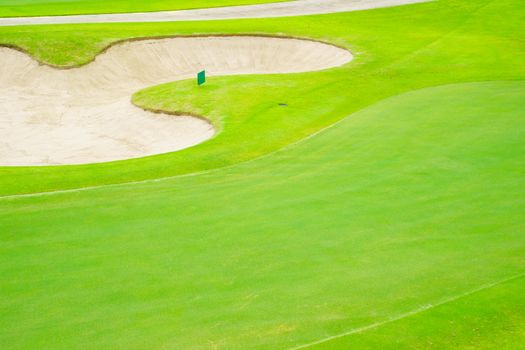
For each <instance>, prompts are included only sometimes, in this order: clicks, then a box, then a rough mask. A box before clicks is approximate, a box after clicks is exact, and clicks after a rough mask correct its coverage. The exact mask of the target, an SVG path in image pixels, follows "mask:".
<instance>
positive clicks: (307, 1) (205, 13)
mask: <svg viewBox="0 0 525 350" xmlns="http://www.w3.org/2000/svg"><path fill="white" fill-rule="evenodd" d="M426 1H430V0H296V1H288V2H282V3H268V4H260V5H247V6H229V7H218V8H209V9H198V10H182V11H159V12H142V13H120V14H101V15H74V16H47V17H17V18H0V26H13V25H25V24H52V23H53V24H58V23H101V22H171V21H202V20H221V19H235V18H267V17H285V16H302V15H313V14H323V13H336V12H348V11H359V10H368V9H374V8H381V7H390V6H399V5H406V4H414V3H419V2H426Z"/></svg>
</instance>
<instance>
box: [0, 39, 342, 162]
mask: <svg viewBox="0 0 525 350" xmlns="http://www.w3.org/2000/svg"><path fill="white" fill-rule="evenodd" d="M351 59H352V55H351V54H350V53H349V52H348V51H346V50H343V49H340V48H337V47H335V46H332V45H328V44H323V43H319V42H313V41H307V40H298V39H286V38H268V37H240V36H238V37H195V38H171V39H158V40H144V41H133V42H125V43H121V44H118V45H115V46H113V47H111V48H110V49H109V50H107V51H106V52H105V53H103V54H101V55H99V56H98V57H97V58H96V59H95V61H93V62H92V63H90V64H88V65H86V66H83V67H80V68H75V69H67V70H63V69H55V68H52V67H49V66H44V65H40V64H39V63H38V62H36V61H35V60H33V59H32V58H30V57H29V56H27V55H26V54H24V53H22V52H19V51H16V50H13V49H9V48H5V47H1V48H0V77H1V79H0V165H10V166H13V165H52V164H82V163H95V162H105V161H111V160H119V159H127V158H134V157H141V156H146V155H152V154H159V153H165V152H171V151H175V150H180V149H183V148H186V147H189V146H192V145H195V144H197V143H200V142H203V141H204V140H207V139H209V138H210V137H212V136H213V135H214V129H213V127H212V125H211V124H210V123H208V122H206V121H205V120H202V119H199V118H194V117H190V116H180V117H175V116H168V115H163V114H154V113H150V112H146V111H143V110H142V109H140V108H137V107H135V106H133V105H132V104H131V102H130V100H131V95H132V94H133V93H134V92H136V91H137V90H139V89H142V88H145V87H148V86H152V85H156V84H160V83H164V82H169V81H174V80H180V79H187V78H194V77H195V74H196V73H197V72H198V71H200V70H201V69H206V71H207V73H208V75H210V76H213V75H231V74H256V73H291V72H304V71H314V70H321V69H326V68H330V67H335V66H339V65H342V64H345V63H347V62H349V61H350V60H351ZM181 98H183V97H181Z"/></svg>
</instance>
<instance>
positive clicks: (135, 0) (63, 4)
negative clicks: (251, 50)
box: [0, 0, 286, 17]
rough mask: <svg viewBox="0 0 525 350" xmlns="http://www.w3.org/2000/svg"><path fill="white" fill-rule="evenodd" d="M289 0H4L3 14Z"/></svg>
mask: <svg viewBox="0 0 525 350" xmlns="http://www.w3.org/2000/svg"><path fill="white" fill-rule="evenodd" d="M281 1H286V0H191V1H188V0H169V1H168V0H149V1H142V0H0V17H27V16H60V15H82V14H99V13H127V12H151V11H171V10H189V9H198V8H209V7H222V6H236V5H252V4H262V3H268V2H281Z"/></svg>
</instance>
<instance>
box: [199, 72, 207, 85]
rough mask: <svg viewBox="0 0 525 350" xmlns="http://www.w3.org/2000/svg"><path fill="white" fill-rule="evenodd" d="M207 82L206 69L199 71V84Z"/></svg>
mask: <svg viewBox="0 0 525 350" xmlns="http://www.w3.org/2000/svg"><path fill="white" fill-rule="evenodd" d="M205 82H206V71H205V70H203V71H200V72H199V73H197V85H202V84H204V83H205Z"/></svg>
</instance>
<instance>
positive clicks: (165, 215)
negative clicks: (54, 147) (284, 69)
mask: <svg viewBox="0 0 525 350" xmlns="http://www.w3.org/2000/svg"><path fill="white" fill-rule="evenodd" d="M524 21H525V7H524V6H523V4H522V1H521V0H498V1H490V0H472V1H464V0H439V1H436V2H431V3H424V4H417V5H411V6H403V7H395V8H387V9H379V10H373V11H362V12H352V13H340V14H331V15H318V16H308V17H294V18H287V19H286V20H283V19H257V20H236V21H217V22H195V23H184V22H180V23H155V24H148V23H141V24H111V25H109V24H100V25H99V24H96V25H67V26H65V25H56V26H41V27H36V26H35V27H10V28H0V43H4V44H8V45H15V46H17V47H20V48H22V49H24V50H26V51H27V52H28V53H30V54H31V55H33V56H34V57H35V58H36V59H39V60H41V61H42V62H46V63H49V64H55V65H61V66H67V65H77V64H83V63H87V62H89V61H90V60H92V59H93V57H94V56H95V55H96V54H97V53H98V52H100V51H101V50H103V49H104V47H106V46H107V45H109V44H110V43H112V42H114V41H117V40H122V39H126V38H133V37H148V36H173V35H192V34H239V33H241V34H267V35H280V36H292V37H302V38H309V39H316V40H321V41H324V42H329V43H333V44H335V45H338V46H341V47H344V48H347V49H349V50H350V51H351V52H352V53H353V54H354V56H355V58H354V60H353V61H352V62H351V63H349V64H347V65H345V66H342V67H339V68H334V69H330V70H326V71H320V72H310V73H300V74H283V75H248V76H226V77H213V78H211V79H209V81H208V82H207V83H206V84H205V85H203V86H201V87H198V86H197V85H196V84H195V81H194V80H187V81H179V82H174V83H168V84H163V85H160V86H156V87H150V88H147V89H145V90H141V91H138V92H137V93H135V95H134V96H133V103H135V104H137V105H139V106H142V107H145V108H150V109H160V110H166V111H172V112H173V111H183V112H189V113H192V114H197V115H202V116H205V117H207V118H209V119H210V121H211V122H212V123H213V124H214V125H215V126H216V128H217V130H218V131H219V132H218V134H217V135H216V136H215V137H214V138H213V139H211V140H209V141H207V142H205V143H203V144H200V145H197V146H195V147H192V148H189V149H186V150H183V151H179V152H174V153H168V154H163V155H157V156H152V157H146V158H140V159H133V160H126V161H119V162H111V163H102V164H93V165H81V166H64V167H37V168H34V167H2V168H0V196H3V197H0V233H1V235H2V245H1V246H0V256H1V257H2V264H0V276H2V282H1V286H0V296H1V299H0V310H1V316H0V329H2V331H1V333H0V334H1V335H0V347H1V348H2V349H3V348H6V349H11V348H13V349H24V348H26V349H34V348H52V349H57V348H64V349H69V348H78V347H82V348H93V349H99V348H110V349H114V348H116V349H141V348H153V349H157V348H166V349H299V348H308V349H520V347H521V346H522V344H523V343H524V341H525V331H524V330H525V299H524V298H523V297H522V296H523V293H524V292H525V236H524V235H523V232H524V228H525V196H524V195H523V188H524V187H525V178H524V175H525V173H524V164H525V156H524V155H525V142H524V141H523V140H525V64H524V62H525V41H524V40H523V39H524V38H525V27H524V26H523V22H524ZM282 104H285V106H283V105H282ZM53 191H54V192H53Z"/></svg>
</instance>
